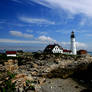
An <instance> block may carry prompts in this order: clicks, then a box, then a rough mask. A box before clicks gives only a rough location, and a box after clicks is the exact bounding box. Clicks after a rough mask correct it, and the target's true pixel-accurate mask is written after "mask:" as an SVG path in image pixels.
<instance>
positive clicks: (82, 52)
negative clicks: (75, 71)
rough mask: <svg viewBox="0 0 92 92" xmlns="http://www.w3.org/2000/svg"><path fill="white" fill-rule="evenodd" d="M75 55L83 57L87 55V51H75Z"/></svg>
mask: <svg viewBox="0 0 92 92" xmlns="http://www.w3.org/2000/svg"><path fill="white" fill-rule="evenodd" d="M77 54H78V55H85V54H87V51H86V50H79V51H77Z"/></svg>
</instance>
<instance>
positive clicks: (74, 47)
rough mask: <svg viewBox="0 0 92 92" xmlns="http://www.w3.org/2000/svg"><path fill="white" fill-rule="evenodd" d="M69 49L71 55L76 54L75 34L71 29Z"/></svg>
mask: <svg viewBox="0 0 92 92" xmlns="http://www.w3.org/2000/svg"><path fill="white" fill-rule="evenodd" d="M71 51H72V54H73V55H76V42H75V35H74V32H73V31H72V33H71Z"/></svg>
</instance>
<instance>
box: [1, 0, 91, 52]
mask: <svg viewBox="0 0 92 92" xmlns="http://www.w3.org/2000/svg"><path fill="white" fill-rule="evenodd" d="M91 10H92V1H91V0H76V1H75V0H1V1H0V48H6V47H7V48H8V47H9V48H11V47H14V48H16V47H17V48H24V47H25V48H28V49H29V48H30V49H32V50H38V49H43V48H44V47H45V46H46V45H47V44H51V43H58V44H60V45H61V46H62V47H63V48H68V49H69V48H70V34H71V31H72V30H74V32H75V35H76V42H77V48H78V49H87V50H89V51H92V48H91V47H92V43H91V41H92V11H91Z"/></svg>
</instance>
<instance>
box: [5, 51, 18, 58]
mask: <svg viewBox="0 0 92 92" xmlns="http://www.w3.org/2000/svg"><path fill="white" fill-rule="evenodd" d="M16 54H17V52H16V51H6V55H7V57H16V56H17V55H16Z"/></svg>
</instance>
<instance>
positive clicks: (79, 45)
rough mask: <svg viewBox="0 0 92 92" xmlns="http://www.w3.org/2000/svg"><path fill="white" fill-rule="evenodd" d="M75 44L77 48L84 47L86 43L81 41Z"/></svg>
mask: <svg viewBox="0 0 92 92" xmlns="http://www.w3.org/2000/svg"><path fill="white" fill-rule="evenodd" d="M76 45H77V47H78V48H82V47H83V48H86V47H87V45H86V44H85V43H82V42H76Z"/></svg>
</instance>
